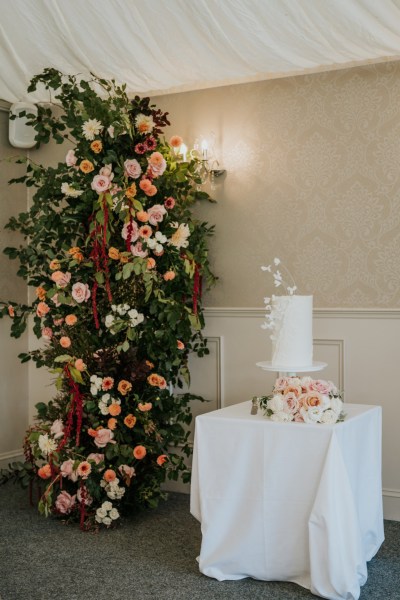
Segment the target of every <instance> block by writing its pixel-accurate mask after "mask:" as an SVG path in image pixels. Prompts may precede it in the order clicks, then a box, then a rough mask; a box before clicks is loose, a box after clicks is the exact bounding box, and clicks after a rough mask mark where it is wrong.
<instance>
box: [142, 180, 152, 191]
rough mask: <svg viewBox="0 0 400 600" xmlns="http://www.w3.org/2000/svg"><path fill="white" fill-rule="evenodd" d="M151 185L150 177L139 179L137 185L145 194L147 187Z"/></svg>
mask: <svg viewBox="0 0 400 600" xmlns="http://www.w3.org/2000/svg"><path fill="white" fill-rule="evenodd" d="M151 186H152V183H151V181H150V179H146V178H144V179H141V180H140V183H139V187H140V189H141V190H142V191H143V192H144V193H145V194H146V191H147V190H148V189H149V188H151Z"/></svg>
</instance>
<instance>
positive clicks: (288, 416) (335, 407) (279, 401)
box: [258, 376, 345, 425]
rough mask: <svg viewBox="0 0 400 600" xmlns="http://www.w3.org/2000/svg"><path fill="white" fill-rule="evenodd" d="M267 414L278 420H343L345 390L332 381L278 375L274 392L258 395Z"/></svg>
mask: <svg viewBox="0 0 400 600" xmlns="http://www.w3.org/2000/svg"><path fill="white" fill-rule="evenodd" d="M258 404H259V406H260V408H261V409H262V410H263V411H264V414H265V415H266V416H267V417H269V418H270V419H271V421H276V422H279V423H286V422H289V421H295V422H297V423H324V424H327V425H332V424H334V423H337V422H340V421H343V420H344V418H345V414H344V412H343V400H342V394H341V393H340V392H339V391H338V389H337V388H336V386H335V385H334V384H333V383H332V381H325V380H323V379H312V378H311V377H308V376H307V377H278V379H276V381H275V385H274V388H273V390H272V394H271V395H270V396H261V397H259V398H258Z"/></svg>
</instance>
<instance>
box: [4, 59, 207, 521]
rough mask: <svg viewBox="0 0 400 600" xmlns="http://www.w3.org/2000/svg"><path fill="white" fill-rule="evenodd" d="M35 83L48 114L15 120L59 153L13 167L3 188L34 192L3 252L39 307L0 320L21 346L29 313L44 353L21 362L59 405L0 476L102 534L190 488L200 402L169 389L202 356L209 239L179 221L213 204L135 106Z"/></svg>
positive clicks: (46, 76)
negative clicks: (36, 486)
mask: <svg viewBox="0 0 400 600" xmlns="http://www.w3.org/2000/svg"><path fill="white" fill-rule="evenodd" d="M39 86H44V87H45V89H47V90H48V92H49V103H46V104H43V105H42V104H41V105H39V106H38V116H37V117H35V116H34V115H31V116H29V115H28V118H29V119H30V123H31V124H32V125H33V127H34V128H35V131H36V147H40V146H41V145H43V144H47V143H49V142H50V141H51V140H53V141H55V142H56V143H58V144H62V143H63V142H64V141H68V148H69V151H68V154H67V156H66V159H65V161H63V162H60V163H58V165H57V166H56V167H46V166H43V165H40V164H37V163H36V162H34V161H33V160H31V159H30V158H26V159H22V158H21V159H19V162H21V163H24V164H25V166H26V173H25V175H24V176H22V177H19V178H17V179H14V180H12V181H11V182H10V183H24V184H25V185H26V186H28V187H31V188H33V199H32V205H31V208H30V209H29V211H27V212H23V213H21V214H19V215H17V216H14V217H12V218H11V219H10V221H9V223H8V224H7V228H8V229H10V230H11V231H16V232H19V233H20V234H22V237H23V239H24V243H23V244H21V245H20V246H18V247H9V248H6V249H5V254H6V255H7V256H8V257H9V258H10V259H12V260H17V262H18V267H17V273H18V275H19V276H21V277H22V278H24V279H25V280H26V281H27V283H28V285H30V286H33V287H34V288H36V296H37V297H36V299H35V300H34V301H33V303H32V304H31V305H20V304H17V303H15V302H5V301H4V302H2V303H0V318H1V317H3V316H9V317H11V319H12V321H11V335H12V336H14V337H19V336H20V335H21V334H22V333H23V331H24V330H25V328H26V326H27V319H28V317H29V316H30V315H32V316H33V331H34V333H35V334H36V335H37V337H38V338H43V340H44V342H45V343H44V344H43V346H42V348H41V349H39V350H35V351H32V352H30V353H22V354H21V355H20V358H21V361H22V362H25V361H27V360H29V359H32V360H33V361H34V362H35V363H36V365H37V366H39V367H40V366H43V365H44V366H46V367H47V368H48V369H49V370H50V372H51V373H52V374H53V375H54V376H55V384H56V388H57V390H58V395H57V396H56V398H54V399H53V400H52V401H51V402H50V403H49V404H45V403H39V404H38V405H37V407H36V408H37V425H36V426H35V427H34V428H33V429H31V430H29V432H28V433H27V438H26V448H25V450H26V455H27V456H28V457H29V460H28V461H27V462H26V463H25V464H15V465H13V466H10V469H9V471H7V474H4V473H3V474H2V475H1V477H2V481H5V480H6V479H8V478H10V477H11V478H13V479H14V480H18V481H20V482H21V483H23V484H26V482H29V481H30V480H31V479H32V478H36V479H38V480H40V481H41V480H42V484H43V485H44V487H45V490H44V494H43V496H42V498H41V501H40V505H39V509H40V511H41V512H42V513H43V514H45V515H46V516H47V515H48V514H50V513H52V514H62V516H63V517H64V518H65V517H67V518H69V519H71V520H79V521H80V522H81V524H82V523H84V528H87V527H88V526H90V525H95V524H96V523H97V524H99V523H101V524H103V525H106V526H109V525H110V524H111V523H113V522H115V520H116V519H117V516H116V514H117V513H116V512H111V513H110V511H117V512H118V513H119V512H123V511H124V510H128V509H131V508H132V507H143V506H149V507H153V506H156V504H157V502H158V500H159V499H160V498H161V497H163V494H162V492H161V488H160V486H161V484H162V483H163V481H164V480H165V479H166V477H168V478H170V479H177V478H178V477H179V476H181V477H182V478H183V480H184V481H188V479H189V477H190V473H189V471H188V469H187V467H186V466H185V462H184V458H183V457H184V456H189V455H190V452H191V448H190V445H189V444H188V425H189V424H190V422H191V418H192V417H191V411H190V407H189V403H190V401H191V400H193V399H198V400H201V399H200V398H199V397H197V396H193V395H191V394H189V393H188V394H180V395H176V394H174V393H173V390H172V388H173V386H177V387H182V386H183V383H184V382H186V383H188V382H189V380H190V375H189V370H188V356H189V353H190V352H195V353H196V354H197V355H198V356H203V355H205V354H207V353H208V349H207V345H206V340H205V339H204V338H203V336H202V333H201V330H202V328H203V327H204V318H203V312H202V304H201V286H202V282H204V283H205V284H206V285H207V286H211V285H212V284H213V283H214V282H215V277H214V275H213V274H212V272H211V270H210V266H209V260H208V247H207V243H208V238H209V237H210V236H211V235H213V233H214V231H213V227H212V226H210V225H208V224H207V223H205V222H200V221H198V220H196V219H194V218H193V217H192V211H191V209H192V206H193V204H194V203H195V202H198V201H204V200H206V201H211V198H209V196H208V194H206V193H205V192H202V191H198V190H197V188H196V183H197V179H196V178H197V175H196V166H197V165H196V162H195V161H194V160H192V161H190V162H188V163H182V162H179V161H177V158H176V156H175V153H174V151H173V149H172V148H171V147H170V146H169V144H168V143H167V142H166V141H165V139H164V138H162V137H161V134H162V130H163V128H164V127H165V126H166V125H169V121H168V115H167V113H162V111H160V110H159V109H157V108H156V107H155V106H154V105H152V104H151V103H150V99H149V98H139V97H135V98H134V99H133V100H130V99H129V98H128V97H127V95H126V92H125V86H118V85H116V83H115V81H106V80H103V79H98V78H96V77H94V76H93V78H92V79H91V80H90V81H86V80H83V79H81V78H79V77H75V76H66V75H63V74H62V73H60V72H58V71H56V70H55V69H52V68H49V69H45V70H44V71H43V73H41V74H40V75H37V76H35V77H34V78H33V79H32V81H31V83H30V86H29V88H28V91H30V92H34V91H35V90H36V89H37V88H38V87H39ZM102 436H105V438H104V439H103V438H102ZM178 447H179V449H180V452H179V453H178V452H177V450H176V448H178ZM100 455H101V457H100V459H99V456H100ZM99 460H100V462H99ZM66 465H69V466H70V467H69V471H68V469H67V467H66ZM71 465H73V467H71ZM82 465H83V466H82ZM87 465H89V467H88V466H87ZM71 468H72V471H73V472H71ZM85 468H86V469H88V471H89V472H85V471H84V469H85ZM67 471H68V472H67ZM106 473H108V474H109V473H113V474H114V477H115V480H116V481H117V483H114V484H112V480H111V479H107V477H109V476H110V477H112V475H107V476H106V475H105V474H106ZM61 482H62V484H63V485H62V486H61ZM113 485H114V488H113ZM115 486H116V487H115ZM66 495H67V496H68V495H69V498H70V503H71V505H70V506H69V507H67V508H65V506H66V505H65V503H64V504H63V503H62V502H61V501H60V498H61V497H62V498H63V499H64V501H65V498H66ZM85 499H86V500H87V502H85ZM88 499H89V500H90V502H89V500H88ZM109 502H112V506H113V508H112V509H110V507H109V506H108V503H109ZM104 506H105V508H104ZM102 507H103V508H102ZM117 507H118V508H117ZM104 511H105V512H104ZM107 511H108V512H107ZM103 513H104V514H105V515H106V516H104V514H103ZM102 515H103V516H102ZM107 515H112V516H107Z"/></svg>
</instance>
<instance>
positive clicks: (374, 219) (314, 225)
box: [156, 62, 400, 308]
mask: <svg viewBox="0 0 400 600" xmlns="http://www.w3.org/2000/svg"><path fill="white" fill-rule="evenodd" d="M156 101H157V103H158V104H159V105H161V106H162V107H163V108H165V110H169V112H170V115H171V121H172V122H173V123H174V127H173V128H171V133H179V134H181V135H183V136H184V137H185V141H187V142H189V143H190V141H193V139H194V138H195V137H197V136H198V135H199V134H203V135H204V136H206V137H207V135H208V134H209V133H210V132H211V131H213V132H214V133H215V134H216V139H217V145H218V146H219V148H218V156H217V158H218V159H219V160H220V162H222V163H223V166H224V167H225V168H226V169H227V171H228V173H227V176H226V178H224V180H223V181H222V182H219V183H218V186H217V190H216V192H215V194H214V196H215V197H216V199H217V200H218V204H216V205H211V206H202V207H199V209H198V212H199V216H201V218H203V219H206V220H208V221H211V222H213V223H215V224H216V231H217V236H216V238H215V239H214V240H213V242H212V246H211V255H212V261H213V264H214V267H215V270H216V272H217V273H218V275H219V276H220V282H219V285H218V286H217V287H216V288H215V289H214V290H212V291H211V292H210V293H209V294H208V296H207V303H208V305H212V306H260V305H262V298H263V296H265V295H266V294H269V293H271V292H273V289H272V286H271V282H270V280H268V278H267V277H266V275H265V274H263V273H262V272H261V271H260V268H259V267H260V265H261V264H265V263H267V262H268V261H269V260H271V258H272V257H274V256H279V257H280V258H281V259H282V261H284V263H285V264H286V265H287V266H288V267H289V269H290V271H291V272H292V273H293V275H294V276H295V279H296V281H297V284H298V287H299V289H300V291H301V293H306V294H308V293H312V294H314V305H315V306H316V307H343V308H345V307H347V308H352V307H354V308H362V307H364V308H372V307H376V308H399V307H400V63H399V62H393V63H384V64H379V65H371V66H365V67H356V68H352V69H347V70H343V71H331V72H326V73H320V74H313V75H306V76H298V77H289V78H287V79H279V80H275V81H265V82H257V83H251V84H244V85H236V86H228V87H224V88H217V89H211V90H203V91H196V92H189V93H183V94H173V95H169V96H162V97H160V98H157V99H156Z"/></svg>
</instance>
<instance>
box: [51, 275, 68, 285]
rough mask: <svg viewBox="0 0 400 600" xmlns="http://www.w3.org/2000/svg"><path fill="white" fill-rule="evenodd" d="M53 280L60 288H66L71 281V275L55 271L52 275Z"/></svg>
mask: <svg viewBox="0 0 400 600" xmlns="http://www.w3.org/2000/svg"><path fill="white" fill-rule="evenodd" d="M51 278H52V280H53V281H54V282H55V284H56V286H57V287H58V288H65V287H67V285H68V284H69V282H70V281H71V273H69V272H67V273H63V272H62V271H54V273H52V275H51Z"/></svg>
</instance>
